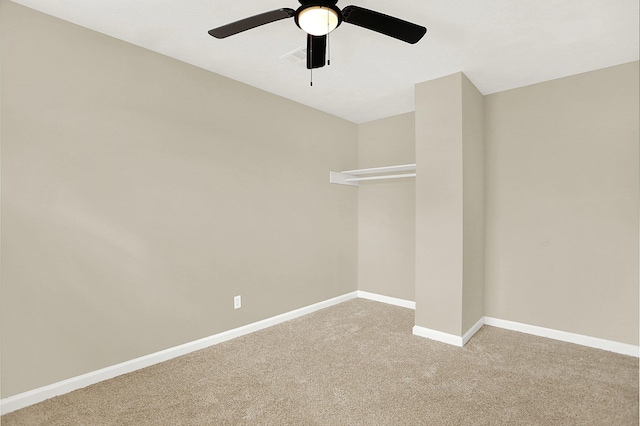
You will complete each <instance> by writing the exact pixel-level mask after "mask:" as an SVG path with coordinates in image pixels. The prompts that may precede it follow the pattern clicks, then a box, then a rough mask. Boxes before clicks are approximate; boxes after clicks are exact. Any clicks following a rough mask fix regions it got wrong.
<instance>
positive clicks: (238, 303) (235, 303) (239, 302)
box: [233, 296, 242, 309]
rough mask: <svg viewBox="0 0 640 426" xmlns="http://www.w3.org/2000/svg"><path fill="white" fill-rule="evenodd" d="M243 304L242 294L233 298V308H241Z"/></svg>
mask: <svg viewBox="0 0 640 426" xmlns="http://www.w3.org/2000/svg"><path fill="white" fill-rule="evenodd" d="M241 306H242V296H236V297H234V298H233V309H239V308H240V307H241Z"/></svg>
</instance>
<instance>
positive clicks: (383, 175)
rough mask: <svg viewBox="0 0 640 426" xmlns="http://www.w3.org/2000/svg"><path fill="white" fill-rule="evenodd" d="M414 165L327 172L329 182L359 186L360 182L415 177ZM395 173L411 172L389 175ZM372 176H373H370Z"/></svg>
mask: <svg viewBox="0 0 640 426" xmlns="http://www.w3.org/2000/svg"><path fill="white" fill-rule="evenodd" d="M415 171H416V165H415V164H402V165H400V166H385V167H373V168H369V169H358V170H346V171H342V172H329V182H330V183H337V184H340V185H351V186H359V183H358V182H360V181H365V180H381V179H399V178H408V177H415V176H416V173H415ZM395 172H413V173H401V174H389V173H395ZM371 175H373V176H371Z"/></svg>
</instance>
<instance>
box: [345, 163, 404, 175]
mask: <svg viewBox="0 0 640 426" xmlns="http://www.w3.org/2000/svg"><path fill="white" fill-rule="evenodd" d="M415 169H416V165H415V164H402V165H400V166H385V167H372V168H370V169H358V170H346V171H343V172H340V173H344V174H347V175H354V176H358V175H370V174H374V173H392V172H408V171H411V170H415Z"/></svg>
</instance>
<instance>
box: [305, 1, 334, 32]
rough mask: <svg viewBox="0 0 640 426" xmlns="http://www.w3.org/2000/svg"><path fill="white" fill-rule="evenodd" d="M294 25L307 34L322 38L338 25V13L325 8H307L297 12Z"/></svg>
mask: <svg viewBox="0 0 640 426" xmlns="http://www.w3.org/2000/svg"><path fill="white" fill-rule="evenodd" d="M296 23H297V24H298V26H299V27H300V28H301V29H302V30H303V31H304V32H306V33H307V34H311V35H313V36H323V35H325V34H329V33H330V32H331V31H333V30H335V29H336V27H337V26H338V25H339V24H340V18H339V15H338V12H336V11H335V10H334V9H333V8H330V7H326V6H309V7H307V8H304V9H302V10H301V11H300V12H298V15H297V19H296Z"/></svg>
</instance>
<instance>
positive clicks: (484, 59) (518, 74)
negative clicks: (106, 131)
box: [15, 0, 640, 123]
mask: <svg viewBox="0 0 640 426" xmlns="http://www.w3.org/2000/svg"><path fill="white" fill-rule="evenodd" d="M342 1H345V3H343V2H342ZM15 2H16V3H19V4H22V5H25V6H28V7H31V8H33V9H36V10H39V11H42V12H44V13H47V14H50V15H53V16H56V17H59V18H62V19H64V20H67V21H70V22H73V23H76V24H79V25H82V26H84V27H87V28H90V29H93V30H95V31H99V32H101V33H105V34H108V35H110V36H113V37H116V38H118V39H122V40H125V41H127V42H130V43H133V44H136V45H139V46H142V47H145V48H147V49H150V50H153V51H156V52H159V53H162V54H164V55H167V56H170V57H173V58H176V59H179V60H182V61H184V62H187V63H190V64H193V65H196V66H198V67H201V68H204V69H207V70H211V71H213V72H215V73H218V74H221V75H224V76H226V77H229V78H232V79H234V80H238V81H241V82H244V83H246V84H249V85H251V86H254V87H257V88H260V89H262V90H265V91H267V92H271V93H274V94H276V95H279V96H283V97H285V98H288V99H291V100H294V101H296V102H300V103H302V104H305V105H308V106H310V107H313V108H316V109H319V110H322V111H325V112H328V113H330V114H333V115H336V116H339V117H342V118H345V119H347V120H350V121H353V122H356V123H361V122H366V121H371V120H375V119H378V118H383V117H387V116H391V115H396V114H401V113H404V112H409V111H413V110H414V85H415V84H416V83H420V82H423V81H427V80H432V79H434V78H438V77H442V76H445V75H449V74H452V73H455V72H458V71H462V72H464V73H465V74H466V75H467V76H468V77H469V78H470V79H471V81H472V82H473V83H474V84H475V85H476V87H477V88H478V89H479V90H480V91H481V92H482V93H483V94H485V95H486V94H490V93H495V92H499V91H503V90H507V89H512V88H516V87H521V86H526V85H529V84H533V83H538V82H541V81H547V80H551V79H555V78H560V77H564V76H568V75H572V74H577V73H581V72H586V71H591V70H595V69H599V68H604V67H608V66H612V65H617V64H621V63H626V62H631V61H635V60H638V56H639V54H638V52H639V42H638V39H639V35H638V34H639V31H640V30H639V24H638V21H639V18H638V16H639V7H638V4H639V2H638V0H615V1H610V0H521V1H513V0H446V1H444V0H437V1H436V0H426V1H415V0H414V1H411V0H394V1H390V0H387V1H384V0H359V1H358V2H357V3H356V5H357V6H361V7H364V8H367V9H372V10H376V11H379V12H382V13H385V14H388V15H392V16H396V17H398V18H401V19H405V20H408V21H411V22H415V23H417V24H420V25H423V26H425V27H427V29H428V31H427V34H426V36H425V37H424V38H423V39H422V40H421V41H420V42H419V43H417V44H415V45H410V44H406V43H403V42H401V41H398V40H395V39H392V38H389V37H386V36H383V35H381V34H378V33H375V32H372V31H369V30H366V29H364V28H360V27H356V26H353V25H349V24H342V25H341V26H340V27H338V28H337V29H336V30H335V31H334V32H332V33H331V35H330V55H331V65H330V66H328V67H324V68H320V69H317V70H314V72H313V86H312V87H311V86H310V85H309V77H310V76H309V71H308V70H307V69H306V67H305V65H304V61H302V62H299V63H293V62H292V61H291V60H287V59H286V58H283V56H285V55H287V54H288V53H291V52H294V51H296V50H298V49H301V48H304V47H305V44H306V38H305V34H304V33H303V32H302V31H301V30H300V29H299V28H298V27H297V26H296V25H295V23H294V21H293V19H286V20H282V21H278V22H274V23H271V24H268V25H265V26H262V27H259V28H255V29H253V30H250V31H246V32H244V33H241V34H237V35H234V36H232V37H229V38H226V39H223V40H218V39H214V38H213V37H211V36H209V35H208V34H207V31H208V30H209V29H211V28H214V27H218V26H221V25H224V24H227V23H229V22H232V21H236V20H239V19H242V18H245V17H247V16H251V15H256V14H259V13H262V12H266V11H269V10H273V9H278V8H281V7H289V8H293V9H296V8H297V7H298V6H299V4H298V3H297V2H296V1H294V0H207V1H204V0H182V1H179V2H177V1H168V0H136V1H132V0H92V1H86V0H56V1H51V0H16V1H15ZM349 4H351V3H350V2H349V1H348V0H341V1H339V2H338V7H340V8H344V7H345V6H347V5H349Z"/></svg>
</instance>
